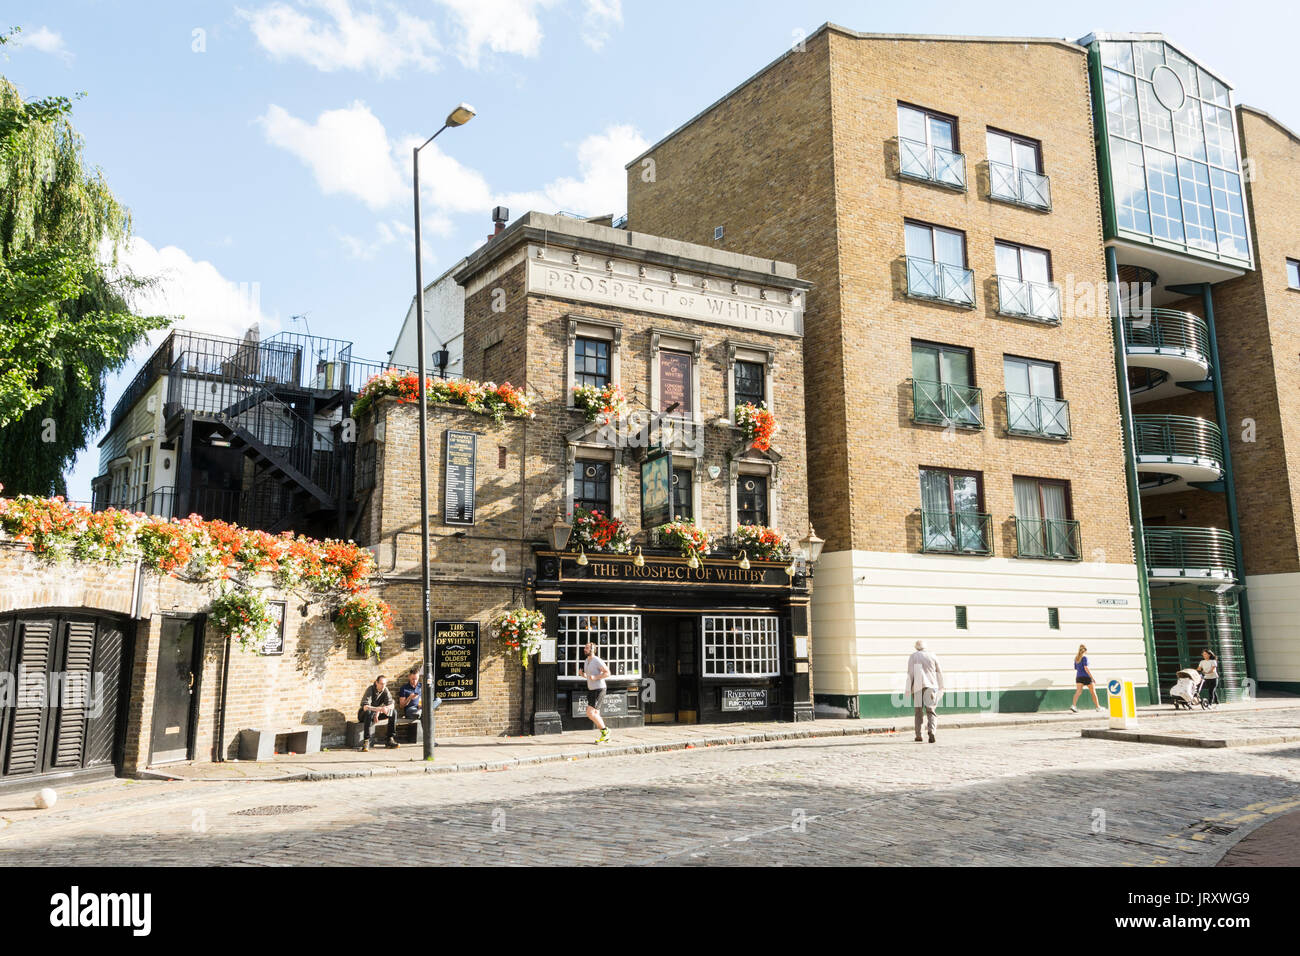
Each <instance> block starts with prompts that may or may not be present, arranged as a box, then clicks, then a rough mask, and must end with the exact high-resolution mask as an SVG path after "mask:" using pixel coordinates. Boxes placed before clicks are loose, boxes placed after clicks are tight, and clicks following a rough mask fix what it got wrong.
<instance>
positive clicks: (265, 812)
mask: <svg viewBox="0 0 1300 956" xmlns="http://www.w3.org/2000/svg"><path fill="white" fill-rule="evenodd" d="M311 809H313V806H312V805H311V804H277V805H276V806H273V807H249V808H248V809H247V810H236V811H235V816H237V817H278V816H280V815H281V814H284V813H302V812H303V811H304V810H311Z"/></svg>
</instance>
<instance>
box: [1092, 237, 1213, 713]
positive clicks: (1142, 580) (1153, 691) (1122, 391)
mask: <svg viewBox="0 0 1300 956" xmlns="http://www.w3.org/2000/svg"><path fill="white" fill-rule="evenodd" d="M1106 279H1107V282H1106V286H1107V290H1108V293H1109V296H1110V313H1111V332H1112V334H1113V338H1114V341H1115V385H1116V387H1117V390H1118V392H1119V417H1120V425H1121V428H1122V430H1123V433H1124V479H1125V482H1126V483H1127V485H1128V517H1129V523H1130V524H1131V525H1132V526H1133V560H1134V562H1135V563H1136V565H1137V575H1138V598H1139V600H1140V602H1141V604H1142V643H1143V644H1144V645H1145V647H1146V653H1147V688H1148V699H1149V701H1150V703H1152V704H1158V703H1160V679H1159V676H1158V675H1157V674H1156V641H1155V630H1154V628H1153V627H1152V624H1151V586H1150V582H1149V580H1148V578H1147V548H1146V541H1145V539H1144V538H1143V529H1142V498H1141V494H1140V492H1139V491H1138V480H1137V465H1136V460H1135V458H1134V447H1135V444H1136V443H1135V441H1134V438H1133V410H1132V407H1131V404H1130V403H1131V396H1130V395H1129V390H1128V362H1127V360H1126V358H1125V353H1124V317H1123V315H1122V314H1121V312H1120V305H1119V262H1118V259H1117V258H1116V256H1115V248H1114V247H1113V246H1108V247H1107V248H1106ZM1211 341H1213V338H1211Z"/></svg>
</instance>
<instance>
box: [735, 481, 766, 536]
mask: <svg viewBox="0 0 1300 956" xmlns="http://www.w3.org/2000/svg"><path fill="white" fill-rule="evenodd" d="M736 523H737V524H743V525H758V526H760V527H767V478H766V477H764V476H762V475H741V476H740V478H739V479H738V480H737V482H736Z"/></svg>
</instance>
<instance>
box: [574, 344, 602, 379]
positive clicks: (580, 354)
mask: <svg viewBox="0 0 1300 956" xmlns="http://www.w3.org/2000/svg"><path fill="white" fill-rule="evenodd" d="M573 384H575V385H591V386H593V387H595V388H604V387H605V386H606V385H608V384H609V342H607V341H605V340H604V339H586V338H578V339H575V340H574V343H573Z"/></svg>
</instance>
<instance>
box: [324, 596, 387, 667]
mask: <svg viewBox="0 0 1300 956" xmlns="http://www.w3.org/2000/svg"><path fill="white" fill-rule="evenodd" d="M334 626H335V627H337V628H338V629H339V630H340V631H344V632H351V631H355V632H356V634H357V635H358V636H359V637H360V638H361V646H362V648H363V650H364V651H365V654H366V657H378V656H379V645H381V644H382V643H383V642H384V636H385V635H386V634H387V633H388V632H389V631H391V630H392V629H393V609H392V608H390V607H389V606H388V604H387V603H386V602H384V601H380V600H379V599H378V598H374V597H371V596H370V595H369V594H354V595H353V596H352V597H350V598H348V599H347V600H346V601H344V602H343V605H342V606H341V607H340V608H339V609H338V611H337V612H336V614H335V617H334Z"/></svg>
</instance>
